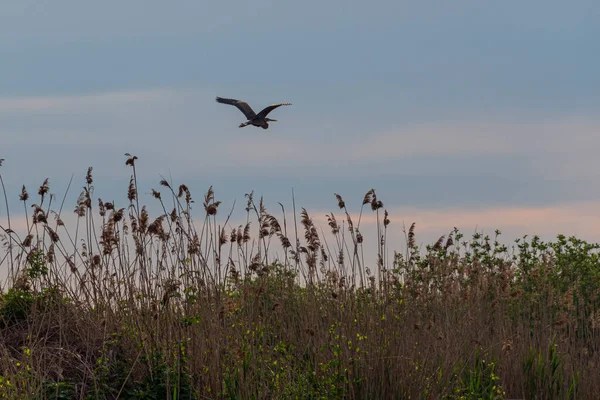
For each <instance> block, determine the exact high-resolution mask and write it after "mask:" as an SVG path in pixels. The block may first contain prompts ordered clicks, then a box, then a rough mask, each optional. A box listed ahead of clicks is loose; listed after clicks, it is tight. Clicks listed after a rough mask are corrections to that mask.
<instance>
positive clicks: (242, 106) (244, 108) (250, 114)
mask: <svg viewBox="0 0 600 400" xmlns="http://www.w3.org/2000/svg"><path fill="white" fill-rule="evenodd" d="M217 103H222V104H229V105H232V106H236V107H237V108H238V109H239V110H240V111H241V112H243V113H244V115H245V116H246V118H248V119H253V118H255V117H256V113H255V112H254V110H253V109H252V107H250V106H249V105H248V103H246V102H245V101H241V100H235V99H223V98H221V97H217Z"/></svg>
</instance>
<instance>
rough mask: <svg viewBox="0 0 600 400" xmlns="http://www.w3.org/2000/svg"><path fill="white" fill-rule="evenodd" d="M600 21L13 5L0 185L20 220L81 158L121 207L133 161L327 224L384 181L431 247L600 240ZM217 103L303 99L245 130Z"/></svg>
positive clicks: (59, 190) (209, 5)
mask: <svg viewBox="0 0 600 400" xmlns="http://www.w3.org/2000/svg"><path fill="white" fill-rule="evenodd" d="M599 20H600V5H599V4H598V3H597V1H572V2H564V1H529V2H518V1H504V2H494V3H491V2H481V1H455V2H443V3H442V2H405V1H378V2H364V1H361V2H359V1H348V0H346V1H329V2H316V1H304V2H294V3H292V2H277V1H254V2H243V1H234V2H201V1H179V2H177V3H167V2H159V1H141V0H140V1H128V2H117V1H103V2H94V3H90V2H80V1H60V2H40V1H24V0H20V1H11V2H5V3H3V7H2V10H0V60H2V62H1V66H0V71H1V72H2V73H1V74H0V121H1V126H2V130H1V131H0V138H1V140H2V145H1V146H0V158H5V159H6V161H5V163H4V166H3V167H2V170H1V171H0V172H2V174H3V177H4V179H5V181H6V183H7V185H8V188H9V196H10V201H11V202H12V204H11V208H13V209H16V207H17V204H16V203H17V202H16V199H17V193H18V190H19V189H20V185H21V184H26V185H27V186H28V187H29V188H30V190H31V191H32V192H33V191H34V188H36V187H37V186H38V185H39V184H40V183H41V181H42V180H43V179H44V178H46V177H49V178H50V180H51V184H52V188H53V192H55V193H56V194H57V195H58V196H61V197H62V195H63V193H64V190H65V188H66V184H67V182H68V180H69V179H70V177H71V174H75V187H76V188H78V187H80V186H81V185H80V183H79V182H81V183H82V182H83V177H84V175H85V171H86V169H87V167H88V166H90V165H91V166H93V167H94V171H95V176H96V194H97V195H99V196H101V197H103V198H105V199H109V198H114V199H117V200H118V199H123V202H125V199H124V192H125V188H126V186H127V183H128V180H129V173H130V171H129V170H128V169H127V168H126V167H125V166H124V165H123V161H124V157H123V154H124V153H125V152H130V153H133V154H135V155H137V156H138V157H139V158H140V161H139V168H140V177H141V178H140V179H141V183H142V191H144V192H145V193H149V191H150V188H152V187H157V186H158V181H159V180H160V175H161V174H162V175H165V176H169V175H170V176H172V177H173V179H174V180H175V181H176V182H186V183H187V184H188V185H189V186H190V188H191V189H192V191H193V194H195V197H196V198H197V199H198V200H200V198H201V195H202V194H203V192H204V191H205V190H206V189H207V188H208V186H210V185H213V186H214V188H215V190H216V192H217V197H218V198H220V199H221V200H223V201H224V202H225V203H226V204H227V205H231V204H232V203H233V200H234V199H237V201H238V204H239V203H240V202H243V198H244V194H245V193H248V192H249V191H250V190H252V189H254V190H255V192H256V193H257V195H264V196H265V198H266V200H267V204H269V205H270V207H271V209H276V207H278V206H277V202H278V201H281V202H283V203H284V204H287V205H290V204H291V190H292V188H294V191H295V196H296V200H297V203H298V204H299V205H300V206H304V207H307V208H309V210H314V212H315V215H321V216H322V215H323V214H324V212H328V211H334V210H335V204H336V203H335V199H334V197H333V193H334V192H337V193H340V194H342V195H343V196H344V198H345V199H346V201H347V203H349V205H352V206H354V207H355V208H356V206H358V205H360V201H361V200H362V196H363V194H364V193H365V192H366V191H367V190H368V189H370V188H372V187H373V188H375V189H376V190H377V192H378V193H379V195H380V197H381V198H382V199H383V201H384V203H385V205H386V207H387V208H389V209H390V212H391V214H392V222H394V221H397V222H398V224H397V226H400V225H401V221H405V222H406V223H407V224H410V222H412V221H413V220H417V221H420V222H419V224H421V225H424V226H425V228H424V229H423V233H424V235H425V236H424V237H425V240H427V239H428V238H429V236H427V235H431V237H432V238H433V237H435V236H439V235H440V234H444V233H446V232H447V231H449V230H450V229H452V227H453V226H454V225H457V226H459V227H461V228H463V229H465V230H466V231H472V230H473V229H475V228H476V227H478V228H482V227H483V228H485V229H488V230H490V229H493V228H496V227H498V228H502V229H504V230H506V231H508V233H509V234H512V235H520V234H525V233H529V234H533V233H541V234H543V235H546V236H549V237H552V236H554V234H556V233H560V232H563V233H567V234H569V233H576V234H579V235H580V236H583V237H584V238H588V239H591V240H600V228H594V226H600V224H598V222H600V220H599V218H598V214H597V213H596V214H594V213H593V212H592V213H591V214H590V213H583V212H581V210H597V209H596V208H595V205H596V203H598V205H600V200H599V198H600V188H599V187H600V186H599V185H598V184H597V182H598V178H599V175H600V172H598V171H600V161H598V157H597V150H596V149H597V148H598V145H600V139H599V133H600V129H599V128H600V74H599V73H598V71H600V42H599V41H598V38H599V37H600V24H598V23H597V22H598V21H599ZM215 96H223V97H233V98H240V99H244V100H246V101H248V102H249V103H250V104H251V105H253V106H254V107H255V108H259V109H260V108H262V107H263V106H265V105H268V104H270V103H273V102H282V101H289V102H292V103H293V106H291V107H286V108H280V109H278V110H276V111H275V112H274V113H273V118H275V119H278V120H279V122H276V123H274V124H272V125H271V128H270V129H269V130H267V131H263V130H262V129H256V128H253V127H247V128H244V129H238V127H237V126H238V125H239V123H240V122H243V116H242V114H241V113H239V111H237V110H236V109H235V108H233V107H228V106H224V105H220V104H217V103H215V101H214V97H215ZM77 195H78V190H74V191H73V192H71V193H70V195H69V197H68V199H72V203H74V202H75V199H76V197H77ZM146 199H147V201H148V202H151V199H150V196H149V195H146ZM69 208H70V207H69ZM198 213H200V210H198ZM507 213H508V214H507ZM540 213H542V214H540ZM540 215H546V216H545V217H540ZM559 216H560V218H559ZM2 218H5V215H4V211H3V210H2V211H0V221H2ZM428 218H429V219H428ZM431 219H435V220H436V221H437V222H435V223H434V222H433V221H431ZM510 221H513V222H510ZM553 221H554V222H553ZM518 222H520V223H518Z"/></svg>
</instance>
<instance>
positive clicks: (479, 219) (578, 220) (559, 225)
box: [311, 202, 600, 243]
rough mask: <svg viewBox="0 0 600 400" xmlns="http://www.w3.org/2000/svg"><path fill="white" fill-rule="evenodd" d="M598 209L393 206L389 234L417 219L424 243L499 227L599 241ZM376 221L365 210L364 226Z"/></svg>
mask: <svg viewBox="0 0 600 400" xmlns="http://www.w3.org/2000/svg"><path fill="white" fill-rule="evenodd" d="M598 209H600V202H579V203H572V204H571V203H568V204H557V205H553V206H531V207H518V206H517V207H513V206H506V207H482V208H480V209H468V208H460V207H454V208H446V209H439V208H438V209H436V208H429V209H423V208H415V207H392V208H390V209H389V210H388V211H389V214H390V215H389V218H390V220H391V224H390V225H389V231H390V237H391V238H394V239H395V240H398V239H399V238H402V237H403V233H402V229H403V226H404V225H406V227H407V228H408V227H409V226H410V225H411V224H412V223H413V222H415V224H416V231H417V233H418V236H419V237H420V238H421V240H423V239H425V240H424V243H432V242H433V241H435V240H436V239H437V238H438V237H439V236H440V235H444V234H447V233H449V232H450V231H451V230H452V229H453V228H454V227H457V228H458V229H459V230H460V231H461V232H463V233H464V234H466V235H469V234H470V233H473V232H475V231H478V232H481V231H483V232H485V233H486V234H490V235H493V234H494V231H495V230H496V229H499V230H500V231H501V232H503V237H504V238H505V240H512V239H515V238H518V237H522V236H523V235H529V236H532V235H539V236H540V237H542V238H544V239H546V240H551V239H553V238H555V237H556V235H558V234H564V235H567V236H570V235H574V236H577V237H579V238H582V239H584V240H589V241H594V242H597V241H600V216H598ZM311 214H312V215H313V219H314V220H315V221H318V222H320V223H321V224H326V223H327V218H326V217H325V214H326V213H325V212H312V213H311ZM335 214H338V213H335ZM337 218H338V221H342V220H344V219H345V218H344V217H343V216H342V215H341V214H340V215H338V216H337ZM351 218H352V219H353V221H354V223H355V224H356V223H357V221H358V214H357V213H353V214H351ZM376 222H377V219H376V215H375V214H374V213H372V212H371V211H370V210H367V209H365V212H364V213H363V216H362V218H361V226H362V227H363V228H362V229H364V230H365V231H367V232H370V233H373V232H374V230H375V227H376ZM362 229H361V230H362ZM375 237H376V236H375Z"/></svg>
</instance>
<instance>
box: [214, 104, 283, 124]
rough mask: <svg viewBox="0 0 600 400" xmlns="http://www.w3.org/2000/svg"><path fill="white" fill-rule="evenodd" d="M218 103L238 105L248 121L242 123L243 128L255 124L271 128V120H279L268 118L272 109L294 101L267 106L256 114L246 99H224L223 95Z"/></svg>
mask: <svg viewBox="0 0 600 400" xmlns="http://www.w3.org/2000/svg"><path fill="white" fill-rule="evenodd" d="M217 103H222V104H229V105H232V106H236V107H237V108H238V109H239V110H240V111H241V112H243V113H244V115H245V116H246V118H247V119H248V121H246V122H244V123H242V124H240V128H243V127H245V126H248V125H254V126H256V127H259V126H260V127H261V128H263V129H268V128H269V122H277V120H276V119H270V118H267V115H268V114H269V113H270V112H271V111H273V110H274V109H276V108H277V107H281V106H291V105H292V103H279V104H273V105H270V106H268V107H265V108H264V109H263V110H262V111H261V112H259V113H258V114H256V113H255V112H254V110H252V107H250V105H248V103H246V102H245V101H241V100H235V99H223V98H221V97H217Z"/></svg>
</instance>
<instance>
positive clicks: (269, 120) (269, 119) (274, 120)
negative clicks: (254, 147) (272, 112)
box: [267, 118, 277, 122]
mask: <svg viewBox="0 0 600 400" xmlns="http://www.w3.org/2000/svg"><path fill="white" fill-rule="evenodd" d="M267 121H268V122H277V120H276V119H271V118H267Z"/></svg>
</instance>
